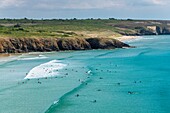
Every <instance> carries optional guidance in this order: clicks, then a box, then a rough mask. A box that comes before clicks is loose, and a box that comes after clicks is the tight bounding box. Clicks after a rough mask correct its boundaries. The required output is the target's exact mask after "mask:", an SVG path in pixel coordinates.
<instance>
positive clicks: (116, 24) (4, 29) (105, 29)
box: [0, 18, 170, 38]
mask: <svg viewBox="0 0 170 113" xmlns="http://www.w3.org/2000/svg"><path fill="white" fill-rule="evenodd" d="M169 23H170V22H169V21H154V20H150V21H149V20H130V19H128V20H117V19H113V18H111V19H82V20H81V19H70V20H68V19H65V20H64V19H51V20H48V19H46V20H33V19H27V18H25V19H0V37H14V38H20V37H22V38H24V37H44V38H49V37H50V38H51V37H57V38H64V37H117V36H121V35H135V34H137V33H139V34H140V31H142V30H144V31H147V30H149V29H148V28H147V26H161V27H162V26H163V27H169V26H168V24H169Z"/></svg>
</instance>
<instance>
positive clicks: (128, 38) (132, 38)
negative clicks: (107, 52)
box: [115, 36, 140, 42]
mask: <svg viewBox="0 0 170 113" xmlns="http://www.w3.org/2000/svg"><path fill="white" fill-rule="evenodd" d="M139 37H140V36H121V37H117V38H115V39H117V40H119V41H122V42H124V41H130V40H135V39H137V38H139Z"/></svg>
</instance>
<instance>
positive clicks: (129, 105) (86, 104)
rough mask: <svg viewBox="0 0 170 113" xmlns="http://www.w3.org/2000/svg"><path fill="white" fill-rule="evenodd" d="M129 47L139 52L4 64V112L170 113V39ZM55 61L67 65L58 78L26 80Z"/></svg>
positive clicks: (0, 105) (61, 55) (0, 90)
mask: <svg viewBox="0 0 170 113" xmlns="http://www.w3.org/2000/svg"><path fill="white" fill-rule="evenodd" d="M127 43H129V44H130V45H134V46H136V48H130V49H116V50H92V51H74V52H73V51H70V52H53V53H36V54H35V53H34V54H25V55H22V56H17V57H16V58H15V59H13V60H11V61H7V62H1V63H0V80H1V82H0V112H2V113H23V112H24V113H43V112H46V113H170V109H169V108H170V96H169V95H170V36H145V37H142V38H139V39H137V40H133V41H129V42H127ZM39 55H41V56H45V58H42V59H41V58H39V57H38V56H39ZM37 57H38V58H37ZM27 58H28V59H27ZM30 58H33V59H30ZM34 58H35V59H34ZM52 60H57V61H58V62H59V63H63V64H65V65H67V66H66V67H63V69H61V70H59V72H58V73H57V74H56V75H55V76H54V77H50V78H47V79H45V78H40V79H31V80H24V78H25V76H26V73H28V72H29V71H30V70H31V69H32V68H34V67H36V66H39V65H40V64H44V63H47V62H49V61H52ZM53 71H55V70H53ZM35 73H36V72H35ZM56 76H57V77H56ZM23 82H24V83H23ZM40 82H41V84H40Z"/></svg>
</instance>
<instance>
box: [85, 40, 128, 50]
mask: <svg viewBox="0 0 170 113" xmlns="http://www.w3.org/2000/svg"><path fill="white" fill-rule="evenodd" d="M86 41H87V42H88V43H89V44H90V45H91V48H92V49H115V48H122V47H130V46H129V45H128V44H125V43H123V42H120V41H118V40H116V39H111V38H87V39H86Z"/></svg>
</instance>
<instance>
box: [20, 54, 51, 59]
mask: <svg viewBox="0 0 170 113" xmlns="http://www.w3.org/2000/svg"><path fill="white" fill-rule="evenodd" d="M46 58H48V57H46V56H44V55H39V56H37V57H25V58H24V57H20V58H19V59H18V60H38V59H46Z"/></svg>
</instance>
